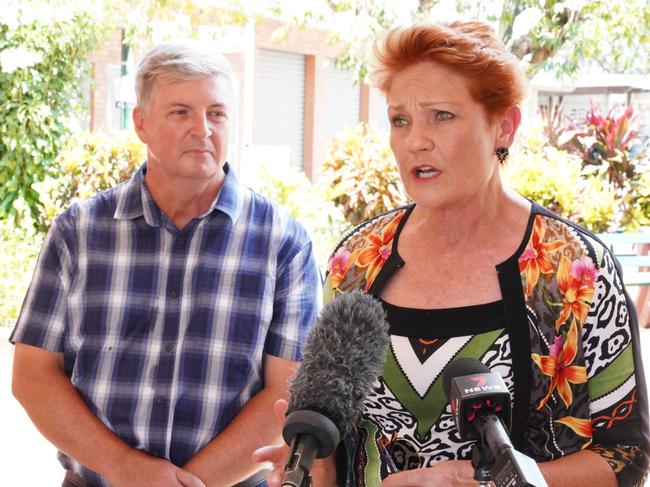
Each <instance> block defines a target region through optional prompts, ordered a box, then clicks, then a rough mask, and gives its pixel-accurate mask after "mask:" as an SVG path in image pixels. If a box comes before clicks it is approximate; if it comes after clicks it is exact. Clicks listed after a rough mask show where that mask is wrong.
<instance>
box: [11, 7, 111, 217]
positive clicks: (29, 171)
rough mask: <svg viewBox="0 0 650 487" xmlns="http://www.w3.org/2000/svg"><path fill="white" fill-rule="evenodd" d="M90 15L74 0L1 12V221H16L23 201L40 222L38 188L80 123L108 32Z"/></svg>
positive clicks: (12, 8)
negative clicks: (92, 57) (94, 58)
mask: <svg viewBox="0 0 650 487" xmlns="http://www.w3.org/2000/svg"><path fill="white" fill-rule="evenodd" d="M87 8H89V6H88V4H86V5H83V4H82V3H81V2H75V1H73V0H69V1H68V0H65V1H63V2H57V4H56V5H55V3H54V2H52V1H49V2H39V1H35V0H23V1H12V0H9V1H8V2H3V6H2V8H1V9H0V10H1V11H2V13H1V14H0V99H1V100H2V104H1V106H2V108H1V109H0V115H1V118H2V127H1V128H0V218H7V217H10V216H15V215H17V208H18V207H17V206H16V203H17V202H18V201H19V200H22V201H24V202H25V204H26V205H27V211H28V212H29V213H30V214H31V216H32V218H33V221H38V215H39V213H40V211H41V201H40V198H39V193H38V191H37V190H36V189H35V188H34V186H33V185H34V184H35V183H38V182H40V181H43V180H44V179H45V178H46V177H48V175H49V170H50V168H51V166H52V164H53V163H54V159H55V157H56V155H57V154H58V152H59V150H60V149H61V147H62V145H63V143H64V142H65V140H66V139H67V137H68V135H69V133H70V131H71V129H72V127H73V126H74V125H76V124H77V123H78V121H77V117H78V116H79V114H80V111H81V109H82V108H83V105H84V104H83V102H82V100H83V98H84V95H85V94H86V90H87V89H88V82H89V80H90V62H89V61H88V59H87V55H88V54H89V53H90V52H91V51H92V50H93V49H94V48H95V46H96V45H97V43H98V40H99V39H100V37H101V36H102V34H103V32H104V30H103V29H104V27H103V25H102V24H100V22H98V20H97V16H96V15H93V14H92V13H91V12H89V11H87Z"/></svg>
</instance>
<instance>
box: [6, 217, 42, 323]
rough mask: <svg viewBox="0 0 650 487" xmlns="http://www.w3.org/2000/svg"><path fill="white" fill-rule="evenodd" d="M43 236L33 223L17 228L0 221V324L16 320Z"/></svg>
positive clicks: (8, 222)
mask: <svg viewBox="0 0 650 487" xmlns="http://www.w3.org/2000/svg"><path fill="white" fill-rule="evenodd" d="M42 240H43V235H42V234H41V233H39V232H37V231H36V230H35V229H34V227H33V226H31V225H28V226H26V227H23V228H16V227H15V226H14V224H13V222H11V221H9V220H0V259H2V262H3V263H4V265H2V266H0V326H12V325H13V324H14V323H15V322H16V320H17V319H18V314H19V313H20V308H21V306H22V304H23V299H24V297H25V293H26V292H27V287H28V286H29V282H30V280H31V277H32V273H33V272H34V265H35V263H36V257H37V254H38V250H39V248H40V246H41V242H42Z"/></svg>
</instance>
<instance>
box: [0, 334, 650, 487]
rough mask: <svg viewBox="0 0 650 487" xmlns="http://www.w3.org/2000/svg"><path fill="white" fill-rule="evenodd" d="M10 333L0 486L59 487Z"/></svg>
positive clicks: (2, 348) (0, 419)
mask: <svg viewBox="0 0 650 487" xmlns="http://www.w3.org/2000/svg"><path fill="white" fill-rule="evenodd" d="M9 332H10V329H9V328H6V327H0V486H3V487H4V486H7V487H58V486H60V485H61V478H62V469H61V466H60V465H59V463H58V461H57V460H56V450H55V449H54V447H52V446H51V445H50V444H49V443H48V442H47V441H45V440H44V439H43V437H42V436H41V435H40V434H39V433H38V431H37V430H36V428H35V427H34V426H33V425H32V423H31V422H30V420H29V417H28V416H27V414H26V413H25V411H24V410H23V409H22V408H21V407H20V405H19V404H18V402H17V401H16V400H15V399H14V398H13V396H12V395H11V360H12V353H13V347H12V346H11V345H10V344H9V343H8V341H7V338H8V337H9ZM641 341H642V347H643V355H644V359H645V364H646V373H647V374H648V378H649V379H650V329H645V330H642V332H641ZM648 382H649V386H650V380H649V381H648ZM646 487H650V482H648V483H647V484H646Z"/></svg>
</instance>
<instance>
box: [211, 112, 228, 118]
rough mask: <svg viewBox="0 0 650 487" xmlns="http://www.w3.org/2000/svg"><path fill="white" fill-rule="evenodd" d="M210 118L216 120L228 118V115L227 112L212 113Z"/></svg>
mask: <svg viewBox="0 0 650 487" xmlns="http://www.w3.org/2000/svg"><path fill="white" fill-rule="evenodd" d="M210 116H212V117H214V118H228V114H227V113H226V112H210Z"/></svg>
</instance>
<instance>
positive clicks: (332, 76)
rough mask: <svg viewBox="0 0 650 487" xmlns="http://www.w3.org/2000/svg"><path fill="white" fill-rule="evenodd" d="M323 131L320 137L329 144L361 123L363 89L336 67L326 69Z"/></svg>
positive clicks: (330, 66)
mask: <svg viewBox="0 0 650 487" xmlns="http://www.w3.org/2000/svg"><path fill="white" fill-rule="evenodd" d="M324 71H325V73H324V74H325V89H324V105H325V106H324V110H323V112H324V120H323V130H322V132H321V133H320V134H318V136H319V137H320V138H321V139H322V141H323V142H325V143H326V144H329V142H330V141H331V140H332V138H333V137H334V136H335V135H337V134H339V133H340V132H341V131H342V130H345V129H350V128H352V127H356V125H357V124H358V123H359V110H360V104H361V89H360V87H359V85H358V84H357V85H355V84H354V82H353V81H352V79H351V78H350V75H349V74H348V73H342V72H341V71H339V70H338V69H336V68H335V67H334V66H332V65H329V66H327V67H326V68H325V70H324Z"/></svg>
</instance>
